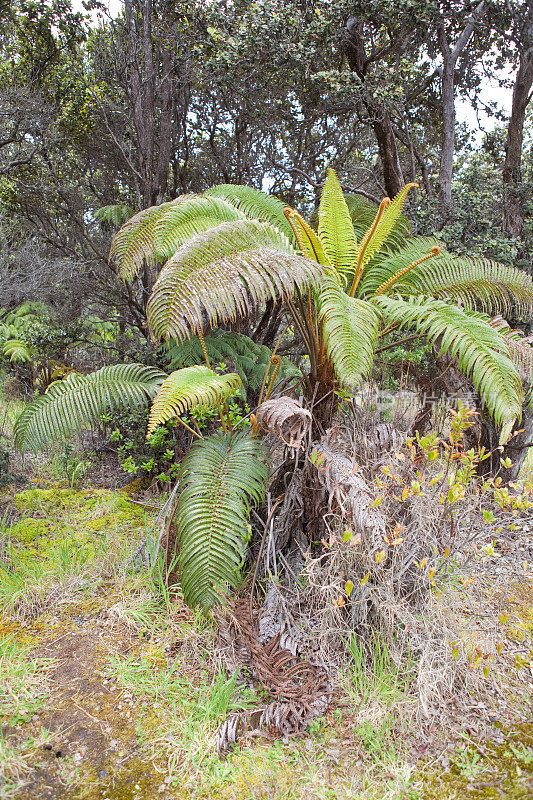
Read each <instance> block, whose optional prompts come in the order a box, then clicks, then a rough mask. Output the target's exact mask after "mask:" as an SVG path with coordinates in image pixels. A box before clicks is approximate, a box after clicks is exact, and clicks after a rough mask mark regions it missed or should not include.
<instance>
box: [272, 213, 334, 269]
mask: <svg viewBox="0 0 533 800" xmlns="http://www.w3.org/2000/svg"><path fill="white" fill-rule="evenodd" d="M283 213H284V214H285V217H286V219H287V221H288V223H289V225H290V226H291V228H292V230H293V232H294V238H295V239H296V241H297V243H298V247H299V249H300V253H301V254H302V255H303V256H305V257H306V258H310V259H311V260H312V261H316V262H317V264H325V265H327V266H328V267H331V262H330V260H329V258H328V256H327V254H326V252H325V250H324V247H323V244H322V242H321V240H320V238H319V237H318V236H317V235H316V233H315V232H314V230H313V229H312V227H311V226H310V225H309V223H308V222H307V220H305V219H304V218H303V217H302V215H301V214H299V213H298V212H297V211H295V210H294V209H293V208H289V207H287V208H286V209H285V211H284V212H283Z"/></svg>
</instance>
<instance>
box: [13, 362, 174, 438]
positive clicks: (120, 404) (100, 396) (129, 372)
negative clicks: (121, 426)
mask: <svg viewBox="0 0 533 800" xmlns="http://www.w3.org/2000/svg"><path fill="white" fill-rule="evenodd" d="M164 378H165V374H164V373H163V372H160V370H157V369H153V368H152V367H145V366H144V365H142V364H115V365H113V366H109V367H102V369H99V370H97V371H96V372H93V373H92V374H90V375H78V374H75V373H73V374H71V375H68V376H67V377H66V378H65V379H64V380H61V381H55V382H54V383H52V384H50V386H49V387H48V389H47V390H46V392H45V393H44V394H43V395H42V396H41V397H39V398H37V400H34V401H33V402H32V403H30V404H29V405H28V406H26V407H25V408H24V410H23V411H22V413H21V415H20V416H19V418H18V419H17V421H16V423H15V426H14V431H13V438H14V443H15V446H16V447H17V448H18V449H19V450H40V449H42V448H43V447H44V446H45V445H46V444H48V443H49V442H52V441H54V440H55V439H62V438H63V439H66V438H68V437H69V436H71V435H72V433H74V432H75V431H79V430H81V429H82V428H84V427H87V426H89V425H92V424H95V423H97V422H98V421H99V419H100V417H101V416H102V414H104V413H106V412H108V411H113V410H117V409H120V408H128V407H131V406H139V405H141V406H147V405H148V403H149V402H150V400H151V398H152V397H153V396H154V395H155V393H156V391H157V389H158V388H159V386H160V385H161V383H162V382H163V379H164Z"/></svg>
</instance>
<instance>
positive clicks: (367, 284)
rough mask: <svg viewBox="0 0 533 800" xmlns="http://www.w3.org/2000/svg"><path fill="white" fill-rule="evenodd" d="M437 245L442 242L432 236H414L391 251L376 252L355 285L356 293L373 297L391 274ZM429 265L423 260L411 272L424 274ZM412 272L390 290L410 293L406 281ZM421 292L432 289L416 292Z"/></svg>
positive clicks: (428, 292) (409, 285)
mask: <svg viewBox="0 0 533 800" xmlns="http://www.w3.org/2000/svg"><path fill="white" fill-rule="evenodd" d="M439 246H442V243H441V242H439V240H438V239H437V238H435V237H433V236H416V237H412V238H410V239H409V240H408V241H407V242H404V244H403V246H402V247H401V248H399V249H398V250H395V251H394V252H393V253H384V252H383V251H382V252H380V253H377V254H376V255H375V256H374V258H373V259H372V260H371V261H370V262H369V264H368V266H367V268H366V270H365V271H364V273H363V277H362V278H361V281H360V283H359V286H358V287H357V295H358V296H359V297H366V298H370V297H373V296H374V293H375V292H376V290H377V289H378V287H379V286H381V285H382V284H384V283H385V282H386V281H388V280H389V279H390V278H392V276H393V275H395V274H396V273H397V272H399V271H400V270H403V269H405V268H406V267H408V266H409V265H410V264H412V263H413V262H415V261H418V260H419V259H420V258H422V257H423V256H425V255H426V254H427V253H430V252H431V249H432V248H433V247H439ZM437 258H439V259H440V258H441V256H435V259H437ZM432 261H433V259H432ZM430 265H431V266H432V264H431V263H430V264H428V262H425V263H424V264H423V265H421V266H420V267H419V268H415V269H414V270H412V272H415V271H416V273H417V274H418V275H420V274H424V270H426V269H427V268H428V266H430ZM412 272H408V273H407V274H406V275H405V277H404V278H403V279H402V280H400V281H398V283H395V284H394V286H393V287H392V289H391V291H393V292H395V293H396V292H403V290H404V288H406V289H407V291H408V293H411V291H412V289H411V286H412V284H409V283H408V281H409V280H410V279H411V275H412ZM421 293H424V294H431V293H432V290H431V289H428V290H427V291H426V292H422V291H419V292H418V294H421Z"/></svg>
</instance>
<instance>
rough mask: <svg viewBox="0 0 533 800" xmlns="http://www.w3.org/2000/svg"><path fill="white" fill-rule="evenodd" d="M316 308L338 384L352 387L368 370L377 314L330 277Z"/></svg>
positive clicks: (372, 355)
mask: <svg viewBox="0 0 533 800" xmlns="http://www.w3.org/2000/svg"><path fill="white" fill-rule="evenodd" d="M318 306H319V320H320V323H321V325H322V328H323V335H324V339H325V341H326V347H327V353H328V356H329V358H330V359H331V361H332V363H333V366H334V367H335V373H336V375H337V377H338V379H339V381H341V383H343V384H347V385H349V386H353V385H354V384H357V383H358V382H359V381H360V380H361V377H362V376H363V375H368V374H369V372H370V370H371V369H372V364H373V361H374V348H375V345H376V342H377V338H378V333H379V314H378V312H377V310H376V308H375V307H374V306H373V305H372V304H371V303H368V302H367V301H366V300H360V299H358V298H353V297H349V296H348V295H347V294H346V292H345V291H344V290H343V288H342V287H341V286H339V284H338V282H337V281H336V280H335V278H333V277H328V278H326V279H325V280H324V285H323V288H322V291H321V292H320V294H319V296H318Z"/></svg>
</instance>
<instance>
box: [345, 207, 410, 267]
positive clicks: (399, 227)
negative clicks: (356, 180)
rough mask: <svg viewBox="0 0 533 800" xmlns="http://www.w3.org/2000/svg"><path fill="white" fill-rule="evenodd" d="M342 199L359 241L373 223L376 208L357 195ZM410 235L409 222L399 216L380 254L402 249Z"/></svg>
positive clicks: (403, 216)
mask: <svg viewBox="0 0 533 800" xmlns="http://www.w3.org/2000/svg"><path fill="white" fill-rule="evenodd" d="M344 199H345V200H346V205H347V206H348V211H349V212H350V217H351V219H352V223H353V226H354V231H355V235H356V237H357V240H358V241H361V239H362V238H363V237H364V235H365V233H366V232H367V230H368V229H369V228H370V226H371V225H372V222H373V221H374V218H375V216H376V211H377V210H378V209H377V206H375V205H374V204H373V203H371V202H370V201H369V200H367V199H366V198H365V197H361V195H358V194H350V193H346V194H345V195H344ZM410 233H411V225H410V223H409V220H408V219H407V217H406V216H405V215H404V214H400V216H399V217H398V219H397V220H396V223H395V224H394V227H393V228H392V230H391V232H390V233H389V235H388V237H387V239H386V241H385V243H384V244H383V246H382V248H381V252H392V251H393V250H397V249H398V248H399V247H402V246H403V245H404V244H405V240H406V239H407V237H408V236H409V235H410Z"/></svg>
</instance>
